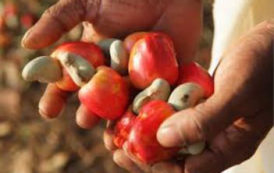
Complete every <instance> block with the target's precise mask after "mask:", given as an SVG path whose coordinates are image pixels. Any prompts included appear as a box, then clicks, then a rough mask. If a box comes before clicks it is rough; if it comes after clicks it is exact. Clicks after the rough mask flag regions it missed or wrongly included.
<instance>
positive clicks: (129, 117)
mask: <svg viewBox="0 0 274 173" xmlns="http://www.w3.org/2000/svg"><path fill="white" fill-rule="evenodd" d="M135 119H136V115H135V114H134V113H133V112H132V111H131V110H130V109H129V110H128V111H127V112H126V113H125V114H124V115H123V116H122V117H121V118H120V119H119V120H118V121H117V123H116V125H115V127H114V139H113V142H114V144H115V145H116V146H117V147H118V148H122V147H123V145H124V143H125V142H126V141H127V139H128V135H129V133H130V130H131V127H132V126H133V124H134V120H135Z"/></svg>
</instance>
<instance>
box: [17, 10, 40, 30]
mask: <svg viewBox="0 0 274 173" xmlns="http://www.w3.org/2000/svg"><path fill="white" fill-rule="evenodd" d="M35 22H36V17H35V16H34V15H33V14H31V13H26V14H23V15H22V16H21V17H20V23H21V25H22V26H23V27H24V28H25V29H29V28H30V27H32V25H33V24H34V23H35Z"/></svg>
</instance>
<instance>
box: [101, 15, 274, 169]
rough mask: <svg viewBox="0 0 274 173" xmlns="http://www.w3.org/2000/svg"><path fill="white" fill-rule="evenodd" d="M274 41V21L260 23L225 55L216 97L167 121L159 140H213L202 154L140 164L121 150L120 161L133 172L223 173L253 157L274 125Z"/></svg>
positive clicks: (183, 142) (108, 133)
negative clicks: (182, 160)
mask: <svg viewBox="0 0 274 173" xmlns="http://www.w3.org/2000/svg"><path fill="white" fill-rule="evenodd" d="M273 43H274V21H273V20H272V21H267V22H264V23H262V24H260V25H258V26H256V27H255V28H254V29H253V30H252V31H250V32H249V33H248V34H247V35H245V36H244V37H242V38H241V39H240V40H239V42H238V43H235V44H234V46H232V47H231V48H230V49H228V51H227V52H226V53H225V54H224V56H223V59H222V61H221V62H220V64H219V66H218V68H217V70H216V72H215V75H214V77H215V93H214V94H213V96H212V97H210V98H209V99H208V100H207V101H206V102H204V103H202V104H199V105H197V106H196V107H195V108H191V109H186V110H184V111H181V112H178V113H177V114H175V115H174V116H172V117H171V118H169V119H168V120H166V121H165V122H164V123H163V124H162V125H161V127H160V129H159V131H158V134H157V138H158V141H159V142H160V143H161V144H162V145H163V146H165V147H174V146H182V145H185V146H188V145H191V144H194V143H197V142H201V141H207V143H208V147H207V149H206V150H205V151H204V152H203V153H202V154H200V155H197V156H190V157H188V158H186V160H185V162H184V163H182V164H175V163H174V162H172V161H170V162H163V163H157V164H155V165H153V166H152V167H149V166H148V165H146V166H144V165H141V167H137V166H136V164H133V162H132V161H131V160H130V159H129V158H131V155H130V153H127V152H126V151H122V150H116V151H115V152H114V160H115V161H116V162H117V163H118V164H119V165H120V166H122V167H124V168H125V169H128V170H130V171H131V172H133V173H135V172H136V173H139V172H142V171H141V169H140V168H144V169H145V170H149V171H148V172H153V173H177V172H178V173H182V172H184V173H200V172H201V173H219V172H221V171H223V170H225V169H227V168H229V167H231V166H233V165H235V164H239V163H241V162H243V161H244V160H246V159H248V158H249V157H251V156H252V155H253V154H254V152H255V150H256V149H257V147H258V145H259V144H260V142H261V141H262V140H263V138H264V137H265V136H266V134H267V133H268V131H269V130H270V129H271V127H272V126H273V112H272V111H273V52H274V45H273ZM111 134H112V131H111V130H110V129H108V130H107V131H106V133H105V144H106V146H107V148H109V149H111V150H113V149H115V148H114V147H113V144H112V143H111V140H110V139H111ZM125 149H126V148H125ZM133 160H134V159H133ZM137 163H138V162H137ZM137 165H138V164H137Z"/></svg>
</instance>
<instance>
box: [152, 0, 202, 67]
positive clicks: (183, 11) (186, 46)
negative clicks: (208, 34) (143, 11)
mask: <svg viewBox="0 0 274 173" xmlns="http://www.w3.org/2000/svg"><path fill="white" fill-rule="evenodd" d="M187 18H189V19H191V20H181V19H187ZM153 29H154V30H156V31H162V32H165V33H167V34H168V35H169V36H170V37H171V38H172V40H173V41H174V46H175V49H176V53H177V56H178V60H179V61H180V62H181V63H186V62H189V61H191V60H193V57H195V54H196V52H197V48H198V45H199V42H200V35H201V31H202V1H200V0H198V1H171V4H170V5H169V6H168V8H167V10H166V12H165V13H164V14H163V15H162V16H161V18H160V19H159V20H158V22H157V24H156V25H155V27H154V28H153Z"/></svg>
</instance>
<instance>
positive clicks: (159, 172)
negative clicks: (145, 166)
mask: <svg viewBox="0 0 274 173" xmlns="http://www.w3.org/2000/svg"><path fill="white" fill-rule="evenodd" d="M151 170H152V173H171V172H172V173H182V169H181V167H180V166H179V165H176V164H175V163H171V162H161V163H157V164H155V165H153V166H152V169H151Z"/></svg>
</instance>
